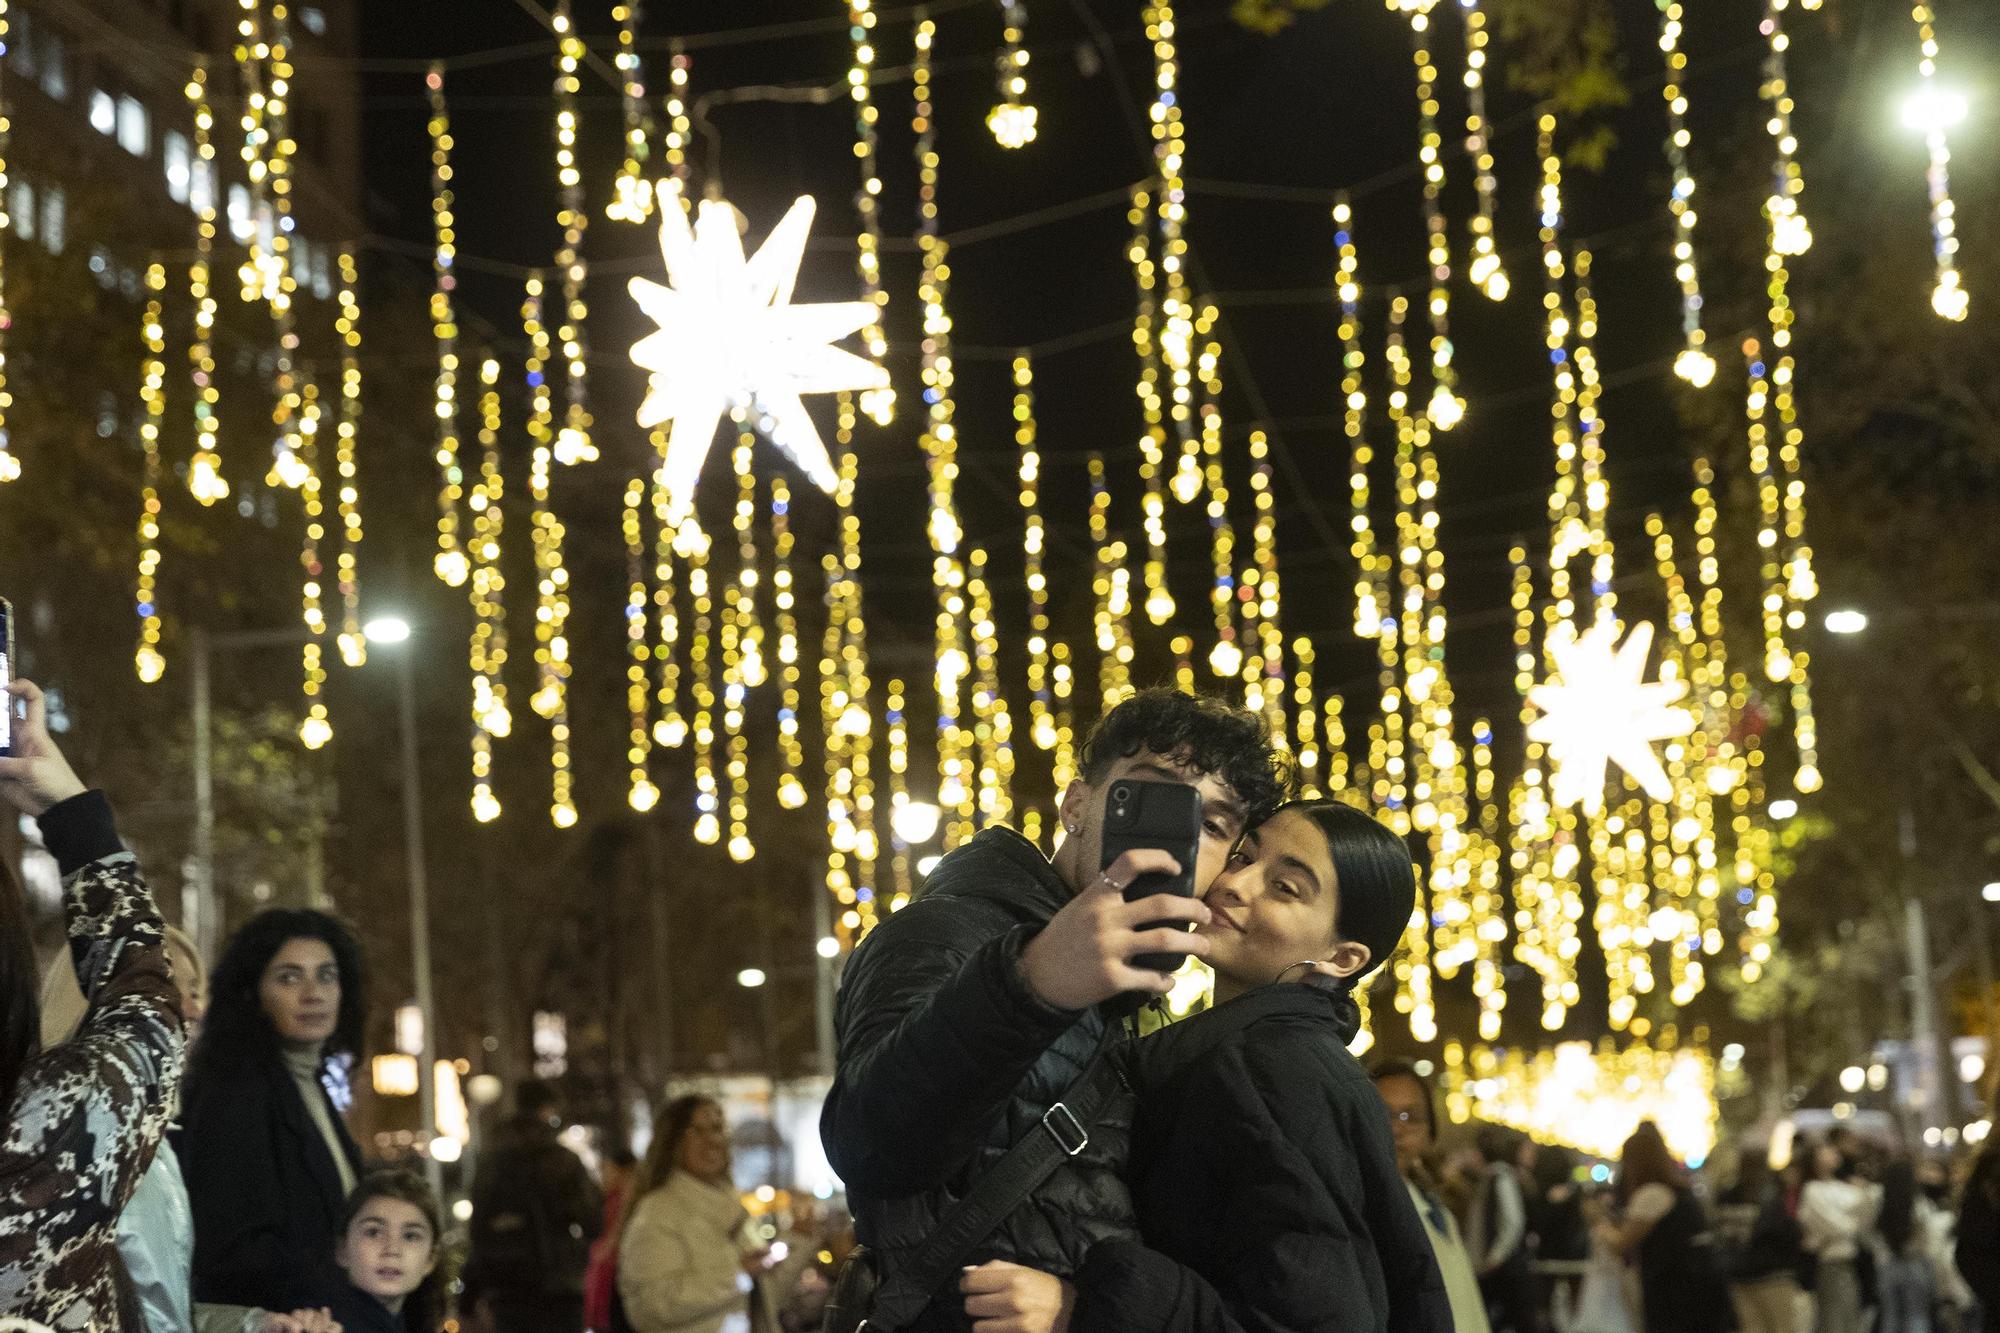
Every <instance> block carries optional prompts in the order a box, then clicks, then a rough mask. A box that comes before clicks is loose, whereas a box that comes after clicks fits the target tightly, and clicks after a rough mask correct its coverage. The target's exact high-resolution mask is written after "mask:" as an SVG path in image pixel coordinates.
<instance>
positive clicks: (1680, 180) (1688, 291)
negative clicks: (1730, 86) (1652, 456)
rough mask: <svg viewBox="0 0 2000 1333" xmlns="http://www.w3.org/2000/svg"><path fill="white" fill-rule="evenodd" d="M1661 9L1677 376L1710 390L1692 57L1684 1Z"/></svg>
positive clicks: (1669, 0)
mask: <svg viewBox="0 0 2000 1333" xmlns="http://www.w3.org/2000/svg"><path fill="white" fill-rule="evenodd" d="M1654 2H1655V3H1656V4H1658V5H1659V8H1660V51H1661V53H1662V54H1663V55H1665V56H1666V61H1667V81H1666V83H1665V84H1663V85H1662V86H1661V89H1660V94H1661V96H1662V97H1664V98H1665V99H1666V103H1667V165H1668V166H1669V167H1670V168H1672V170H1673V175H1674V185H1673V191H1672V193H1670V194H1669V195H1668V196H1667V207H1668V208H1670V209H1671V210H1672V211H1673V215H1674V225H1675V228H1676V230H1675V232H1674V276H1675V277H1676V278H1678V279H1679V280H1680V284H1681V332H1682V336H1683V338H1684V339H1685V343H1684V345H1683V346H1682V348H1681V354H1680V355H1679V356H1678V357H1676V358H1674V374H1676V375H1678V376H1680V377H1681V378H1682V379H1684V380H1686V381H1687V382H1688V383H1689V384H1692V385H1693V386H1694V387H1695V388H1697V389H1705V388H1707V387H1708V386H1709V384H1710V383H1711V382H1712V381H1713V380H1714V379H1715V358H1714V357H1712V356H1710V355H1709V354H1708V349H1707V347H1706V345H1705V344H1706V343H1707V341H1708V335H1707V334H1706V333H1704V332H1703V331H1702V327H1701V275H1700V272H1699V271H1698V270H1697V268H1696V266H1695V258H1694V227H1695V216H1696V214H1695V207H1694V175H1693V173H1692V172H1691V171H1689V169H1688V145H1689V143H1690V142H1691V140H1692V136H1690V135H1689V133H1688V127H1687V109H1688V100H1687V93H1686V92H1685V91H1684V90H1683V89H1682V87H1681V80H1682V79H1683V78H1685V77H1686V75H1687V52H1685V51H1683V50H1681V20H1682V14H1683V10H1682V6H1681V3H1680V0H1654Z"/></svg>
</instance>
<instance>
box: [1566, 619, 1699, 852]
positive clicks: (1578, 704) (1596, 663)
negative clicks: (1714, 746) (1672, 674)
mask: <svg viewBox="0 0 2000 1333" xmlns="http://www.w3.org/2000/svg"><path fill="white" fill-rule="evenodd" d="M1652 647H1653V627H1652V625H1650V624H1648V623H1646V622H1644V621H1642V622H1640V623H1639V624H1636V625H1634V626H1633V627H1632V632H1631V633H1630V634H1629V635H1627V636H1626V638H1625V642H1624V643H1623V644H1620V643H1619V642H1618V626H1617V625H1616V624H1615V623H1613V622H1610V621H1600V622H1599V623H1598V624H1596V625H1593V626H1592V627H1591V628H1590V629H1589V630H1587V631H1586V632H1585V633H1584V634H1583V636H1582V637H1581V638H1579V637H1577V634H1576V632H1575V631H1574V630H1572V629H1568V628H1567V627H1565V628H1564V629H1563V630H1560V631H1558V633H1557V637H1555V638H1554V639H1553V640H1552V641H1551V642H1550V644H1549V653H1550V655H1551V656H1552V657H1554V658H1555V667H1556V674H1555V679H1553V680H1551V681H1549V682H1548V683H1546V684H1542V685H1537V686H1535V687H1534V688H1533V689H1532V690H1530V691H1529V692H1528V701H1529V702H1530V703H1532V704H1534V705H1535V707H1536V708H1538V709H1540V710H1541V714H1542V715H1541V716H1540V717H1538V718H1536V719H1535V721H1534V722H1532V723H1530V724H1529V726H1528V736H1529V737H1530V739H1533V740H1538V741H1541V742H1543V743H1544V744H1546V745H1547V746H1548V747H1549V755H1550V758H1551V759H1553V760H1554V761H1555V768H1556V773H1555V782H1554V795H1555V801H1556V804H1557V805H1559V806H1569V805H1575V804H1576V803H1577V802H1579V801H1581V802H1582V803H1583V806H1584V809H1585V810H1586V811H1588V812H1589V813H1591V814H1596V813H1597V812H1598V811H1599V810H1601V809H1603V808H1604V768H1605V765H1606V764H1607V763H1612V764H1616V765H1618V767H1620V768H1622V769H1624V770H1625V771H1626V772H1627V773H1629V774H1631V775H1632V777H1633V778H1634V779H1635V780H1636V781H1637V782H1638V783H1639V785H1640V786H1641V787H1644V788H1645V789H1646V794H1647V795H1648V796H1651V797H1652V798H1653V799H1654V800H1656V801H1664V800H1668V799H1670V798H1671V797H1672V796H1673V785H1672V784H1671V783H1670V782H1668V781H1667V774H1666V770H1665V769H1663V768H1661V767H1660V760H1659V756H1658V755H1656V754H1654V753H1653V744H1652V743H1653V742H1654V741H1662V740H1670V739H1672V738H1673V737H1676V736H1685V735H1686V734H1687V733H1688V732H1690V731H1692V730H1693V729H1694V717H1693V715H1692V714H1690V713H1689V712H1688V711H1687V710H1686V709H1684V708H1674V707H1671V706H1670V705H1672V704H1673V703H1674V702H1675V701H1676V700H1678V699H1679V698H1681V696H1683V695H1685V694H1686V693H1687V682H1686V681H1684V680H1669V681H1654V682H1651V683H1648V682H1646V681H1644V680H1642V679H1641V677H1643V676H1644V675H1645V674H1646V655H1647V654H1648V653H1649V652H1651V651H1652Z"/></svg>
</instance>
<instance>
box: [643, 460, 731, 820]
mask: <svg viewBox="0 0 2000 1333" xmlns="http://www.w3.org/2000/svg"><path fill="white" fill-rule="evenodd" d="M671 504H672V498H671V495H670V491H669V488H668V486H667V484H666V469H665V468H664V467H663V468H661V469H660V470H659V471H658V472H656V473H654V478H653V512H654V515H655V516H656V517H657V518H659V519H660V521H661V522H663V523H664V522H665V521H666V518H667V515H668V514H669V512H670V506H671ZM708 553H709V536H708V534H707V533H705V532H703V531H702V530H701V524H700V523H699V522H698V521H697V520H696V519H695V517H694V514H693V511H692V510H690V511H688V513H687V514H686V516H685V517H684V518H683V519H682V521H681V524H680V527H679V529H678V530H677V531H676V533H675V536H674V554H675V555H677V556H679V557H680V559H681V562H682V567H683V568H684V569H686V570H687V585H688V602H689V604H690V605H691V606H692V607H693V608H694V633H693V635H692V636H691V637H690V638H689V639H688V679H689V681H690V687H691V690H692V693H693V697H694V791H695V796H694V806H695V821H694V839H695V841H696V842H699V843H702V844H704V845H706V846H710V847H712V846H714V845H715V844H716V843H718V842H720V841H722V817H721V810H722V788H721V785H720V783H718V782H717V780H716V776H715V665H714V657H713V654H712V653H711V652H710V651H709V644H710V638H709V634H710V631H711V628H712V625H713V615H714V611H715V601H714V598H713V597H712V596H711V594H710V592H709V580H708ZM655 738H656V739H657V732H656V733H655Z"/></svg>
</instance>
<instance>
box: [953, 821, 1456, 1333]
mask: <svg viewBox="0 0 2000 1333" xmlns="http://www.w3.org/2000/svg"><path fill="white" fill-rule="evenodd" d="M1203 900H1204V901H1205V902H1206V903H1207V905H1208V908H1209V911H1210V912H1211V914H1212V915H1213V918H1214V919H1213V921H1212V923H1211V924H1210V925H1209V926H1207V927H1206V928H1205V929H1204V930H1203V931H1202V934H1203V935H1204V936H1206V937H1207V941H1208V945H1209V950H1208V961H1209V963H1210V965H1211V966H1212V967H1213V968H1214V969H1215V999H1216V1005H1215V1007H1214V1008H1213V1009H1210V1010H1208V1011H1207V1012H1205V1013H1202V1014H1199V1015H1196V1016H1195V1017H1193V1018H1190V1019H1187V1020H1184V1021H1182V1022H1180V1023H1177V1024H1175V1025H1173V1026H1172V1027H1169V1028H1167V1029H1164V1030H1163V1031H1160V1032H1157V1033H1154V1034H1153V1035H1152V1036H1149V1037H1147V1038H1145V1039H1143V1040H1141V1041H1139V1042H1137V1043H1134V1044H1133V1046H1132V1047H1130V1048H1129V1050H1128V1052H1127V1054H1126V1058H1127V1060H1128V1062H1129V1063H1128V1064H1127V1067H1126V1073H1127V1077H1128V1080H1129V1081H1130V1083H1131V1084H1132V1086H1133V1087H1134V1088H1135V1089H1136V1090H1137V1093H1138V1109H1137V1113H1136V1120H1135V1123H1134V1125H1133V1129H1132V1150H1131V1157H1130V1160H1129V1161H1128V1163H1127V1167H1126V1171H1125V1177H1126V1179H1127V1181H1128V1182H1129V1183H1130V1185H1131V1187H1132V1192H1133V1195H1134V1198H1135V1200H1136V1202H1137V1205H1138V1212H1139V1224H1140V1230H1141V1232H1142V1234H1143V1236H1144V1241H1143V1243H1141V1242H1139V1241H1127V1240H1113V1241H1107V1242H1105V1243H1102V1244H1100V1245H1098V1246H1097V1247H1095V1248H1094V1249H1093V1250H1092V1251H1091V1252H1090V1255H1089V1258H1088V1259H1087V1261H1086V1262H1085V1264H1084V1267H1083V1269H1082V1271H1081V1272H1080V1273H1079V1274H1078V1276H1077V1279H1076V1281H1075V1283H1074V1284H1073V1285H1072V1284H1070V1283H1065V1282H1062V1281H1060V1280H1058V1279H1056V1278H1054V1277H1052V1276H1050V1275H1048V1274H1046V1273H1039V1272H1035V1271H1033V1270H1029V1269H1024V1268H1020V1267H1017V1266H1015V1265H1011V1264H999V1263H994V1264H986V1265H983V1266H982V1267H980V1268H977V1269H974V1270H972V1271H971V1272H969V1273H968V1274H967V1275H966V1277H965V1280H964V1283H963V1284H962V1289H963V1291H964V1293H965V1296H966V1304H965V1308H966V1313H967V1314H968V1315H969V1316H970V1317H971V1318H972V1319H973V1320H974V1321H976V1322H975V1327H976V1328H981V1329H984V1328H989V1327H990V1328H1007V1329H1010V1330H1022V1331H1023V1333H1042V1331H1043V1330H1050V1331H1052V1333H1062V1330H1066V1329H1068V1328H1070V1327H1075V1328H1077V1329H1080V1330H1086V1329H1087V1330H1089V1331H1090V1333H1127V1331H1128V1330H1129V1331H1130V1333H1211V1331H1214V1333H1233V1331H1234V1330H1238V1329H1243V1328H1254V1329H1260V1330H1275V1329H1283V1330H1315V1331H1323V1333H1346V1331H1347V1330H1355V1331H1357V1333H1358V1331H1360V1330H1367V1331H1369V1333H1377V1331H1381V1330H1395V1331H1397V1333H1404V1331H1406V1330H1407V1331H1411V1333H1417V1331H1421V1333H1450V1330H1451V1328H1452V1316H1451V1306H1450V1302H1449V1299H1448V1298H1447V1296H1446V1293H1445V1288H1444V1280H1443V1278H1442V1277H1441V1276H1440V1275H1439V1273H1438V1268H1437V1262H1436V1259H1435V1258H1434V1256H1433V1255H1432V1252H1431V1247H1430V1242H1429V1239H1428V1238H1427V1237H1426V1235H1425V1233H1424V1229H1423V1223H1422V1222H1421V1221H1420V1220H1419V1219H1418V1217H1417V1215H1416V1211H1415V1209H1414V1207H1413V1206H1412V1205H1411V1202H1410V1196H1409V1191H1408V1190H1407V1189H1406V1188H1405V1186H1404V1185H1403V1181H1402V1177H1401V1175H1400V1174H1399V1173H1398V1171H1397V1167H1396V1154H1395V1144H1394V1140H1393V1138H1392V1137H1391V1134H1390V1130H1389V1120H1388V1115H1387V1112H1386V1111H1385V1110H1384V1109H1383V1106H1382V1102H1381V1100H1380V1098H1379V1097H1377V1095H1376V1093H1375V1089H1374V1085H1373V1083H1372V1081H1371V1080H1370V1079H1369V1077H1368V1074H1367V1072H1366V1071H1365V1070H1364V1069H1362V1067H1361V1065H1360V1064H1359V1062H1357V1061H1356V1060H1355V1059H1354V1057H1353V1056H1351V1055H1349V1054H1348V1051H1347V1043H1348V1042H1349V1041H1350V1040H1352V1038H1353V1037H1354V1034H1355V1033H1356V1031H1358V1030H1359V1027H1360V1011H1359V1008H1358V1006H1357V1005H1356V1003H1355V1000H1354V989H1355V986H1356V984H1357V983H1358V981H1359V980H1360V978H1361V977H1363V976H1365V975H1366V974H1368V973H1369V972H1372V971H1373V970H1374V969H1375V968H1376V967H1378V966H1380V965H1381V964H1382V963H1384V962H1386V961H1387V960H1388V958H1389V956H1390V954H1392V953H1393V952H1394V951H1395V949H1396V946H1397V944H1398V942H1399V941H1400V940H1401V938H1402V934H1403V929H1404V927H1405V926H1406V925H1407V924H1408V922H1409V919H1410V913H1411V910H1412V908H1413V906H1414V904H1415V900H1416V885H1415V869H1414V867H1413V866H1412V864H1411V862H1410V855H1409V851H1408V848H1407V847H1406V846H1405V845H1404V843H1403V840H1402V839H1401V838H1400V837H1399V836H1397V835H1396V834H1395V833H1393V832H1391V831H1390V830H1389V829H1387V828H1385V827H1383V826H1382V825H1381V824H1378V823H1376V822H1375V821H1374V820H1373V819H1370V818H1369V817H1368V816H1367V815H1365V814H1363V813H1362V812H1360V811H1359V810H1356V809H1354V808H1352V807H1350V806H1346V805H1342V804H1339V803H1337V802H1294V803H1293V804H1290V805H1287V806H1284V807H1282V808H1280V809H1279V810H1278V811H1277V813H1275V814H1273V815H1272V816H1271V817H1270V818H1269V819H1267V820H1265V821H1264V822H1263V823H1262V824H1259V825H1258V826H1257V827H1255V828H1253V829H1252V830H1251V831H1250V832H1249V833H1248V834H1246V835H1245V836H1244V839H1243V842H1242V844H1241V846H1240V847H1238V849H1237V850H1236V852H1235V854H1234V855H1233V856H1232V857H1231V858H1230V861H1229V864H1228V867H1227V868H1226V869H1225V870H1224V871H1223V872H1222V874H1221V875H1219V876H1218V877H1217V878H1216V880H1215V882H1214V883H1213V885H1211V886H1210V888H1209V890H1208V892H1207V894H1206V895H1204V899H1203ZM1300 978H1304V984H1298V979H1300ZM1281 983H1283V984H1281ZM988 1320H991V1321H993V1322H992V1323H991V1324H988V1323H987V1322H986V1321H988Z"/></svg>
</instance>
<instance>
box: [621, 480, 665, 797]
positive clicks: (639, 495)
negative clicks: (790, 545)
mask: <svg viewBox="0 0 2000 1333" xmlns="http://www.w3.org/2000/svg"><path fill="white" fill-rule="evenodd" d="M645 503H646V483H645V479H644V478H642V477H634V478H633V479H632V480H630V481H628V482H626V483H625V505H624V509H623V510H622V512H621V515H620V522H619V531H620V532H621V533H622V534H623V536H624V538H625V588H626V591H625V656H626V662H625V711H626V713H627V714H628V715H629V717H630V719H631V730H630V734H629V735H628V736H627V739H626V748H625V761H626V763H627V764H629V765H630V766H631V772H630V776H629V778H628V780H627V783H626V788H625V801H626V803H627V804H628V805H630V806H631V807H632V808H633V809H634V810H636V811H638V812H639V813H640V814H645V813H646V812H647V811H648V810H651V809H652V808H653V807H654V806H656V805H658V804H659V803H660V789H659V788H658V787H657V786H655V785H654V784H653V779H652V776H651V773H650V772H649V762H650V760H651V758H652V753H653V736H652V729H651V725H650V723H651V704H650V698H651V694H652V672H651V670H650V669H649V664H650V663H651V661H652V656H653V654H652V649H651V647H650V646H649V645H648V643H647V631H648V629H649V623H648V621H649V617H648V615H647V606H648V604H649V601H650V598H649V596H648V590H647V584H646V524H645Z"/></svg>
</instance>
